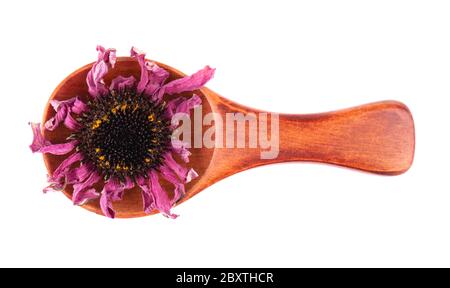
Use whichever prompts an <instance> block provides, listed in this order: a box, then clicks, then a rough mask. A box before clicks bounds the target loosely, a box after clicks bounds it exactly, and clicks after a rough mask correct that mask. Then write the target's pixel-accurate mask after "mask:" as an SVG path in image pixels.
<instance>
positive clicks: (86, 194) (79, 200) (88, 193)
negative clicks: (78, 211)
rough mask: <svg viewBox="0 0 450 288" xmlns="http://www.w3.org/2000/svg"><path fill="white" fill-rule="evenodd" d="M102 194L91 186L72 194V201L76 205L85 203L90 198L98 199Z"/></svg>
mask: <svg viewBox="0 0 450 288" xmlns="http://www.w3.org/2000/svg"><path fill="white" fill-rule="evenodd" d="M98 196H100V194H98V192H97V190H95V189H94V188H89V189H86V190H81V191H79V192H78V193H77V194H76V195H75V194H74V195H73V196H72V201H73V204H74V205H84V204H85V203H86V202H88V201H90V200H94V199H97V198H98Z"/></svg>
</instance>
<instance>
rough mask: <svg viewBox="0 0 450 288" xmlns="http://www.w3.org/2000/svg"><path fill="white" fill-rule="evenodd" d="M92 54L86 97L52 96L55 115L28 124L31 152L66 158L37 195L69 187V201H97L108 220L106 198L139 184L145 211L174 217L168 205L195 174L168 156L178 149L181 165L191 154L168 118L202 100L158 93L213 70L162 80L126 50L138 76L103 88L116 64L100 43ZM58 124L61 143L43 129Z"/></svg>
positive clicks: (193, 82) (190, 87) (186, 86)
mask: <svg viewBox="0 0 450 288" xmlns="http://www.w3.org/2000/svg"><path fill="white" fill-rule="evenodd" d="M97 51H98V59H97V61H96V62H95V63H94V64H93V66H92V68H91V70H90V71H89V73H88V74H87V77H86V82H87V86H88V93H87V94H88V95H89V101H86V102H83V101H82V100H80V99H79V98H78V97H74V98H71V99H68V100H64V101H58V100H51V102H50V104H51V106H52V107H53V109H54V110H55V112H56V113H55V116H54V117H52V118H50V119H49V120H48V121H47V122H46V123H44V125H41V124H39V123H31V128H32V130H33V142H32V144H31V145H30V149H31V151H33V152H41V153H50V154H54V155H64V156H65V159H64V160H63V161H62V162H61V163H60V165H59V166H58V168H57V169H56V170H55V171H53V173H52V175H50V176H49V177H48V182H49V186H48V187H46V188H44V192H47V191H52V190H53V191H61V190H64V189H65V187H66V186H67V185H72V186H73V194H72V201H73V203H74V204H75V205H83V204H84V203H86V202H87V201H90V200H93V199H98V198H99V200H100V207H101V210H102V212H103V214H104V215H105V216H108V217H110V218H114V217H115V211H114V208H113V202H114V201H120V200H122V197H123V195H124V193H126V191H127V190H129V189H131V188H133V187H135V186H136V187H139V188H140V189H141V194H142V200H143V203H144V204H143V205H144V207H143V211H144V212H145V213H151V212H153V211H154V210H158V211H159V212H161V213H162V214H163V215H165V216H167V217H170V218H175V217H176V216H177V215H175V214H173V213H172V212H171V208H172V207H173V205H174V204H175V203H176V202H177V201H178V200H179V199H180V198H181V197H183V194H184V191H185V189H184V184H186V183H188V182H190V181H191V180H192V179H194V178H196V177H197V176H198V174H197V173H196V172H195V171H194V170H193V169H192V168H187V167H185V166H184V165H182V164H179V163H177V162H176V161H175V159H174V158H173V156H172V154H177V155H179V156H180V159H182V160H183V161H184V162H185V163H188V162H189V156H190V152H189V150H188V149H187V147H186V144H185V143H183V142H181V141H178V140H171V135H172V131H173V130H174V129H175V128H177V127H176V126H174V124H173V123H172V121H171V120H172V117H173V116H174V115H175V114H177V113H186V114H189V111H190V110H191V109H192V108H194V107H196V106H198V105H200V104H201V99H200V97H198V96H197V95H195V94H194V95H193V96H192V97H191V98H186V97H182V96H180V97H178V98H174V99H172V100H169V101H168V102H167V103H166V102H165V101H164V97H165V96H166V95H175V94H178V93H182V92H186V91H194V90H196V89H199V88H201V87H202V86H203V85H204V84H205V83H206V82H207V81H208V80H210V79H211V78H212V77H213V75H214V69H212V68H210V67H209V66H206V67H205V68H203V69H202V70H200V71H198V72H196V73H194V74H193V75H191V76H186V77H183V78H180V79H177V80H174V81H170V82H168V81H167V80H168V78H169V72H168V71H166V70H165V69H163V68H161V67H159V66H158V65H157V64H156V63H154V62H151V61H148V60H146V59H145V54H144V53H142V52H140V51H138V50H137V49H136V48H134V47H133V48H132V49H131V56H132V57H134V58H135V59H136V61H137V62H138V63H139V66H140V70H141V76H140V79H139V80H137V79H135V78H134V77H133V76H129V77H125V76H118V77H116V78H115V79H113V80H112V81H111V84H110V86H109V87H107V86H106V84H105V82H104V80H103V78H104V77H105V76H106V75H107V74H108V71H109V70H110V69H111V68H113V67H114V65H115V63H116V51H115V50H114V49H105V48H103V47H101V46H98V47H97ZM60 125H64V126H65V127H67V128H68V129H69V130H71V132H72V134H71V135H70V137H68V138H67V141H66V142H64V143H51V142H50V141H49V140H47V139H45V137H44V136H43V134H42V131H43V129H46V130H49V131H53V130H54V129H56V128H57V127H58V126H60ZM161 177H162V178H163V179H165V180H166V181H168V182H169V183H171V184H173V189H174V191H173V195H174V196H173V197H171V198H170V197H169V194H168V193H167V192H166V191H165V190H164V189H163V187H162V186H161V185H160V183H159V179H160V178H161ZM99 184H100V188H98V187H99Z"/></svg>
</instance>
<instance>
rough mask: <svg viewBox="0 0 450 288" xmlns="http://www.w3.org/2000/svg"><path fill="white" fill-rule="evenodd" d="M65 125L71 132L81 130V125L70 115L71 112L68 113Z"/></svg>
mask: <svg viewBox="0 0 450 288" xmlns="http://www.w3.org/2000/svg"><path fill="white" fill-rule="evenodd" d="M64 125H65V126H66V127H67V128H69V129H70V130H74V131H77V130H79V129H80V128H81V125H80V123H78V121H77V120H75V119H74V118H73V117H72V115H70V112H69V113H67V115H66V119H64Z"/></svg>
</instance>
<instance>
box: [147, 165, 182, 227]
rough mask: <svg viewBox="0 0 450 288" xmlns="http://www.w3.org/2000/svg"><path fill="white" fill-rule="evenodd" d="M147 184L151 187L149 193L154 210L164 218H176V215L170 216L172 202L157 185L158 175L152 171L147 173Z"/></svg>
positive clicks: (159, 185) (158, 184)
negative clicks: (153, 201) (153, 200)
mask: <svg viewBox="0 0 450 288" xmlns="http://www.w3.org/2000/svg"><path fill="white" fill-rule="evenodd" d="M148 176H149V182H150V187H151V193H152V195H153V198H154V199H155V208H156V209H158V210H159V212H161V213H162V214H163V215H164V216H167V217H169V218H172V219H174V218H177V217H178V215H176V214H172V213H171V212H170V209H171V208H172V202H171V201H170V199H169V195H167V192H166V191H164V189H163V188H162V187H161V184H160V183H159V179H158V174H157V173H156V171H154V170H152V171H150V173H148Z"/></svg>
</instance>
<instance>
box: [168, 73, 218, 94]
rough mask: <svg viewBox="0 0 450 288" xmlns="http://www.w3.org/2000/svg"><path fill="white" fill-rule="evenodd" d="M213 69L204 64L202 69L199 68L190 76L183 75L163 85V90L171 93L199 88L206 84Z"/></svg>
mask: <svg viewBox="0 0 450 288" xmlns="http://www.w3.org/2000/svg"><path fill="white" fill-rule="evenodd" d="M214 71H215V69H213V68H211V67H209V66H206V67H205V68H203V69H202V70H199V71H197V72H195V73H194V74H192V75H191V76H185V77H183V78H180V79H177V80H174V81H172V82H169V83H167V84H166V85H164V92H165V93H166V94H169V95H172V94H177V93H181V92H186V91H194V90H197V89H199V88H201V87H202V86H203V85H205V84H206V82H208V81H209V80H210V79H211V78H212V77H213V76H214Z"/></svg>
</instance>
